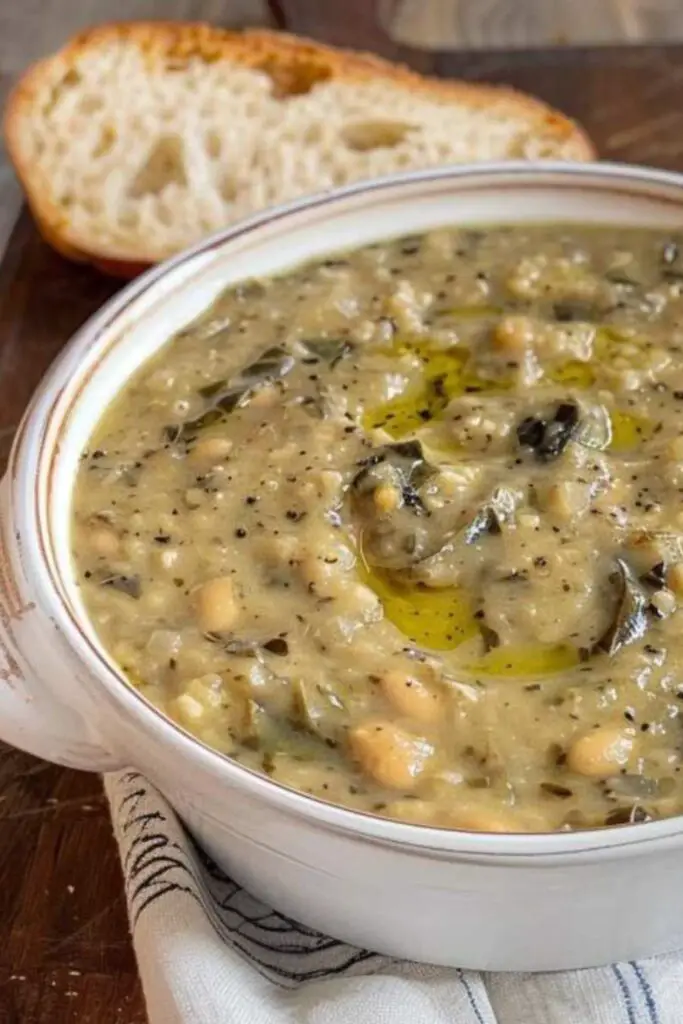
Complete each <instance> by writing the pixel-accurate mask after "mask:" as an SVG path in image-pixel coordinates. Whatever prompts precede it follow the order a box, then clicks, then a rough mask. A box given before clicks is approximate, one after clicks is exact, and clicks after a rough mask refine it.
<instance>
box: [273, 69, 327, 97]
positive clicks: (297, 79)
mask: <svg viewBox="0 0 683 1024" xmlns="http://www.w3.org/2000/svg"><path fill="white" fill-rule="evenodd" d="M259 70H260V71H263V72H265V74H267V75H268V77H269V78H270V79H271V81H272V83H273V95H274V96H275V97H276V99H283V100H286V99H288V97H290V96H304V95H305V94H306V93H307V92H310V91H311V89H313V88H314V86H316V85H318V83H319V82H326V81H327V79H328V78H331V77H332V69H331V68H330V67H328V66H326V65H325V64H316V63H315V62H310V63H307V62H305V61H299V62H297V63H294V64H291V65H289V66H288V65H287V64H286V63H279V62H275V64H274V65H272V66H270V65H268V64H264V65H262V66H261V67H260V68H259Z"/></svg>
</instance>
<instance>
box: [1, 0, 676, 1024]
mask: <svg viewBox="0 0 683 1024" xmlns="http://www.w3.org/2000/svg"><path fill="white" fill-rule="evenodd" d="M271 10H272V11H273V12H274V20H275V21H276V23H279V24H280V25H281V26H282V27H287V28H290V29H292V30H294V31H298V32H302V33H307V34H310V35H312V36H315V37H317V38H319V39H324V40H327V41H330V42H334V43H339V44H346V45H351V46H354V45H355V46H361V47H367V48H369V49H374V50H376V51H378V52H380V53H382V54H384V55H386V56H388V57H398V58H400V59H402V60H405V61H407V62H409V63H411V64H413V65H414V66H415V67H416V68H418V69H419V70H421V71H423V72H430V71H431V72H433V73H436V74H439V75H450V76H452V75H462V76H465V77H467V78H469V79H483V78H487V79H490V80H492V81H495V82H509V83H512V84H514V85H516V86H518V87H520V88H522V89H528V90H531V91H534V92H536V93H538V94H539V95H540V96H542V97H543V98H545V99H546V100H548V101H549V102H551V103H553V104H556V105H557V106H559V107H560V108H563V109H564V110H566V111H567V112H568V113H569V114H571V115H573V116H575V117H577V118H579V119H581V120H582V121H583V123H584V124H585V125H586V126H587V128H588V130H589V131H590V133H591V134H592V135H593V137H594V139H595V140H596V141H597V143H598V145H599V147H600V149H601V153H602V155H603V156H605V157H609V158H612V159H619V160H628V161H639V162H645V163H650V164H654V165H656V166H659V167H672V168H679V169H681V170H683V130H682V129H683V47H675V48H669V49H663V48H659V49H652V48H648V49H645V48H635V49H605V50H593V51H580V50H563V51H552V52H550V51H540V52H536V53H530V52H516V53H514V54H510V53H504V52H501V51H498V52H496V53H491V54H486V53H478V54H474V53H469V54H464V53H462V54H452V53H439V52H432V53H426V52H424V51H422V52H418V51H410V50H406V49H399V48H397V47H396V46H395V45H394V44H392V43H391V41H390V40H389V38H388V37H387V35H386V34H385V33H384V31H383V30H382V29H380V28H379V27H378V25H377V24H376V22H375V19H374V16H373V11H374V5H373V4H371V3H366V2H365V0H345V2H344V3H343V4H342V3H341V2H340V3H336V2H335V3H334V4H333V3H324V4H323V3H319V2H317V0H291V2H280V3H272V4H271ZM116 287H117V286H116V284H115V283H114V282H112V281H109V280H107V279H106V278H103V277H100V276H99V275H97V274H96V273H95V272H93V271H91V270H88V269H87V268H83V267H77V266H74V265H71V264H69V263H67V262H65V261H64V260H62V259H61V258H60V257H58V256H57V255H55V254H54V253H52V252H51V251H50V250H48V249H47V248H46V246H45V245H44V244H43V243H42V242H41V241H40V240H39V238H38V236H37V234H36V232H35V230H34V228H33V226H32V223H31V221H30V218H29V217H28V215H26V214H24V215H22V217H21V218H20V220H19V222H18V224H17V226H16V228H15V230H14V234H13V236H12V239H11V242H10V245H9V248H8V251H7V254H6V256H5V259H4V262H3V264H2V267H1V268H0V388H1V397H2V400H1V401H0V463H2V462H4V459H5V458H6V455H7V451H8V447H9V443H10V440H11V435H12V432H13V430H14V427H15V425H16V423H17V420H18V418H19V416H20V414H21V412H22V409H23V407H24V405H25V404H26V402H27V400H28V398H29V395H30V393H31V391H32V389H33V387H34V386H35V384H36V383H37V381H38V379H39V377H40V375H41V374H42V372H43V370H44V368H45V367H46V366H47V365H48V363H49V362H50V360H51V359H52V357H53V356H54V354H55V353H56V352H57V351H58V350H59V348H60V347H61V345H62V344H63V343H64V341H66V339H67V338H68V336H69V334H70V333H71V332H72V330H73V329H74V328H75V327H76V326H77V325H78V324H80V323H81V322H82V321H83V320H84V319H85V317H86V316H87V315H88V314H89V313H90V312H92V311H93V310H94V309H95V308H96V307H97V306H98V305H100V304H101V303H102V302H103V301H104V300H105V299H106V298H107V297H108V296H109V295H110V294H112V293H113V291H114V290H115V289H116ZM0 937H1V939H2V941H1V943H0V1024H66V1022H76V1021H77V1022H80V1024H86V1022H90V1024H137V1022H142V1021H144V1020H145V1011H144V1005H143V1000H142V994H141V991H140V987H139V983H138V979H137V973H136V968H135V960H134V957H133V953H132V950H131V946H130V942H129V937H128V928H127V923H126V914H125V907H124V902H123V896H122V888H121V878H120V874H119V866H118V860H117V852H116V849H115V846H114V843H113V839H112V834H111V826H110V823H109V818H108V814H107V806H106V802H105V800H104V797H103V793H102V787H101V784H100V781H99V779H98V778H96V777H95V776H88V775H84V774H80V773H77V772H73V771H66V770H62V769H59V768H55V767H52V766H50V765H48V764H45V763H43V762H41V761H38V760H36V759H35V758H32V757H29V756H27V755H24V754H21V753H19V752H17V751H14V750H10V749H7V748H4V749H3V748H0Z"/></svg>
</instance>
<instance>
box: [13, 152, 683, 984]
mask: <svg viewBox="0 0 683 1024" xmlns="http://www.w3.org/2000/svg"><path fill="white" fill-rule="evenodd" d="M558 220H561V221H573V222H580V223H587V222H591V221H592V222H614V223H616V224H621V225H650V226H655V227H659V228H663V229H668V228H672V229H674V228H675V229H679V230H680V229H683V177H680V176H677V175H673V174H665V173H659V172H654V171H647V170H640V169H636V168H628V167H617V166H610V165H607V164H603V165H593V166H591V165H551V164H544V165H530V164H524V165H522V164H504V165H497V166H476V167H460V168H446V169H440V170H435V171H429V172H423V173H419V174H407V175H404V176H401V177H395V178H392V179H385V180H383V181H378V182H370V183H366V184H360V185H358V186H353V187H351V188H348V189H345V190H343V191H339V192H334V193H330V194H324V195H321V196H316V197H313V198H311V199H308V200H304V201H303V202H298V203H295V204H293V205H290V206H288V207H285V208H280V209H277V210H273V211H269V212H267V213H265V214H263V215H262V216H258V217H255V218H253V219H252V220H250V221H248V222H246V223H242V224H240V225H238V226H237V227H235V228H232V229H230V230H228V231H226V232H224V233H223V234H221V235H218V236H215V237H213V238H210V239H208V240H207V241H205V242H202V243H201V244H200V245H198V246H196V247H195V248H194V249H192V250H190V251H189V252H185V253H183V254H182V255H181V256H179V257H178V258H176V259H174V260H171V261H170V262H168V263H166V264H164V265H162V266H161V267H158V268H156V269H154V270H152V271H150V272H149V273H148V274H146V275H145V276H144V277H142V278H140V279H138V280H137V281H135V282H134V283H133V284H131V285H130V286H129V287H128V288H126V289H125V290H124V291H123V292H121V293H120V294H119V295H118V296H117V297H116V298H115V299H114V300H113V301H112V302H110V303H108V305H107V306H105V307H104V309H103V310H102V311H101V312H100V313H99V314H97V316H95V317H94V318H93V319H92V320H90V321H89V322H88V323H87V324H86V325H85V327H83V328H82V330H81V331H79V333H78V334H77V336H76V337H75V338H74V339H73V341H72V342H71V343H70V344H69V345H68V346H67V348H66V349H65V350H64V352H63V354H62V355H61V356H60V358H59V359H58V360H57V362H56V363H55V364H54V366H53V367H52V369H51V370H50V371H49V373H48V374H47V376H46V378H45V380H44V381H43V383H42V385H41V386H40V388H39V389H38V392H37V393H36V395H35V397H34V399H33V401H32V403H31V406H30V408H29V409H28V411H27V413H26V416H25V417H24V420H23V422H22V424H21V427H20V428H19V432H18V435H17V438H16V441H15V444H14V448H13V451H12V455H11V458H10V464H9V468H8V472H7V475H6V477H5V479H4V481H3V483H2V486H1V490H0V531H1V532H0V736H1V737H2V738H3V739H4V740H7V741H8V742H9V743H12V744H14V745H16V746H18V747H23V748H24V749H25V750H28V751H31V752H32V753H34V754H38V755H40V756H42V757H46V758H48V759H50V760H52V761H57V762H59V763H61V764H65V765H72V766H75V767H77V768H85V769H90V770H93V771H106V770H108V769H112V768H116V767H123V766H128V765H132V766H134V767H135V768H137V769H139V770H140V771H141V772H143V773H144V774H145V775H146V776H147V777H148V778H149V779H150V780H151V781H152V782H153V783H155V784H156V785H157V786H158V787H159V789H160V790H161V791H162V792H163V793H164V794H165V795H166V797H167V798H168V799H169V800H170V802H171V803H172V804H173V806H174V807H175V808H176V809H177V811H178V813H179V814H180V815H181V816H182V818H183V819H184V820H185V821H186V823H187V824H188V826H189V828H190V829H191V830H192V832H194V834H195V835H196V836H197V838H198V839H199V841H200V842H201V843H202V845H203V846H204V847H205V849H206V850H207V851H208V852H209V853H210V854H211V855H212V856H213V857H214V858H215V860H216V861H217V862H218V863H219V864H220V865H221V866H222V867H224V868H225V869H226V870H227V871H228V872H229V873H230V874H231V875H232V876H233V877H234V878H235V879H236V880H237V881H239V882H241V883H242V884H243V885H245V886H246V887H247V888H249V889H251V890H252V891H253V892H254V893H256V894H258V895H259V896H260V897H262V898H263V899H264V900H265V901H267V902H269V903H271V904H272V905H273V906H274V907H276V908H278V909H279V910H281V911H284V912H285V913H287V914H289V915H291V916H292V917H294V918H298V919H299V920H301V921H302V922H304V923H306V924H308V925H311V926H314V927H316V928H319V929H321V930H322V931H325V932H327V933H329V934H331V935H335V936H338V937H339V938H342V939H346V940H348V941H350V942H352V943H355V944H357V945H360V946H365V947H369V948H370V949H373V950H377V951H380V952H383V953H387V954H390V955H395V956H399V957H408V958H411V959H413V960H421V961H430V962H433V963H437V964H453V965H458V966H461V967H473V968H488V969H495V970H547V969H554V968H569V967H583V966H588V965H596V964H600V963H605V962H608V961H612V960H627V959H630V958H634V957H641V956H646V955H650V954H654V953H659V952H663V951H665V950H671V949H672V948H675V947H681V946H683V817H678V818H672V819H669V820H667V821H658V822H652V823H649V824H641V825H633V826H626V827H621V828H613V829H609V830H602V831H589V832H575V833H557V834H548V835H487V834H482V833H468V832H455V831H443V830H439V829H430V828H425V827H418V826H413V825H407V824H402V823H398V822H393V821H386V820H383V819H381V818H374V817H371V816H370V815H365V814H359V813H356V812H353V811H349V810H345V809H343V808H341V807H335V806H331V805H329V804H325V803H322V802H320V801H318V800H314V799H312V798H310V797H306V796H303V795H301V794H299V793H296V792H293V791H291V790H288V789H285V788H283V787H282V786H279V785H276V784H274V783H273V782H271V781H269V780H268V779H267V778H265V777H263V776H260V775H257V774H255V773H252V772H250V771H248V770H247V769H245V768H243V767H241V766H240V765H238V764H235V763H233V762H231V761H230V760H228V759H227V758H225V757H222V756H220V755H219V754H217V753H215V752H213V751H212V750H209V749H207V748H206V747H204V746H202V745H201V744H200V743H198V742H197V741H196V740H194V739H193V738H192V737H191V736H189V735H188V734H187V733H185V732H183V731H182V730H181V729H180V728H178V726H176V725H174V724H173V723H172V722H171V721H169V720H168V719H167V718H165V717H164V716H163V715H161V714H160V713H159V711H157V710H156V709H155V708H154V707H152V706H151V705H150V704H149V703H148V702H147V701H146V700H144V699H143V698H142V697H141V696H140V695H139V694H138V693H137V692H136V691H135V690H134V689H132V688H131V687H130V686H129V685H127V684H126V683H125V682H124V681H123V679H122V677H121V675H120V673H119V672H118V671H117V668H116V666H115V665H114V664H113V663H112V662H111V660H110V659H109V658H108V656H107V654H106V653H105V652H104V651H103V649H102V647H101V646H100V644H99V643H98V640H97V637H96V636H95V635H94V632H93V630H92V627H91V626H90V624H89V622H88V620H87V618H86V615H85V613H84V609H83V606H82V604H81V599H80V596H79V592H78V589H77V588H76V586H75V584H74V574H73V570H72V565H71V560H70V555H69V523H70V496H71V491H72V484H73V480H74V475H75V473H76V468H77V464H78V458H79V454H80V452H81V450H82V449H83V448H84V446H85V444H86V441H87V439H88V436H89V434H90V432H91V430H92V428H93V427H94V425H95V423H96V421H97V420H98V418H99V416H100V415H101V413H102V411H103V409H104V408H105V406H106V405H107V403H108V402H109V401H110V399H111V398H112V397H113V396H114V395H115V393H116V392H117V391H118V390H119V388H120V387H121V386H122V385H123V384H124V382H125V381H126V379H127V378H128V377H129V375H130V374H131V373H132V372H133V371H134V370H135V369H136V368H137V367H138V366H139V365H140V364H141V363H142V362H144V361H145V360H146V359H148V358H149V357H150V356H151V355H152V353H153V352H154V351H155V350H156V349H158V348H159V346H160V345H162V344H163V343H164V342H165V341H166V339H167V338H168V337H169V336H170V335H171V334H172V333H173V332H174V331H176V330H177V329H178V328H180V327H181V326H183V325H184V324H186V323H187V322H188V321H190V320H192V319H193V318H194V317H195V316H196V315H197V314H198V313H200V312H201V311H202V310H203V309H204V308H205V307H206V306H208V305H209V303H210V302H211V301H212V299H213V298H214V296H216V295H217V293H218V292H219V291H220V290H221V289H222V288H224V287H225V286H226V285H227V284H229V283H230V282H233V281H236V280H239V279H242V278H245V277H249V276H251V275H253V274H266V273H270V272H273V271H277V270H282V269H286V268H287V267H290V266H292V265H293V264H296V263H297V262H299V261H301V260H303V259H308V258H309V257H316V256H322V255H323V254H325V253H328V252H330V251H332V250H335V249H339V248H344V247H349V246H358V245H362V244H363V243H366V242H371V241H376V240H378V239H382V238H385V237H389V236H392V235H396V234H403V233H408V232H415V231H422V230H426V229H428V228H432V227H435V226H442V225H448V224H462V223H466V224H485V223H494V224H495V223H500V222H505V221H507V222H515V221H516V222H520V221H526V222H529V221H558Z"/></svg>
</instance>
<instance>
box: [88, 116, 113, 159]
mask: <svg viewBox="0 0 683 1024" xmlns="http://www.w3.org/2000/svg"><path fill="white" fill-rule="evenodd" d="M116 139H117V135H116V129H115V128H114V126H113V125H111V124H105V125H104V127H103V128H102V130H101V132H100V136H99V138H98V140H97V142H96V143H95V145H94V147H93V151H92V156H93V157H94V158H95V159H96V158H97V157H99V156H105V155H106V154H107V153H108V152H109V151H110V150H111V149H112V148H113V146H114V143H115V142H116Z"/></svg>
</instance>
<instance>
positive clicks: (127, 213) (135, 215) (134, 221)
mask: <svg viewBox="0 0 683 1024" xmlns="http://www.w3.org/2000/svg"><path fill="white" fill-rule="evenodd" d="M118 220H119V226H120V227H122V228H136V227H137V226H138V224H139V223H140V213H139V211H138V210H136V209H135V207H134V206H128V207H127V208H126V209H124V210H121V213H120V214H119V218H118Z"/></svg>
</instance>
